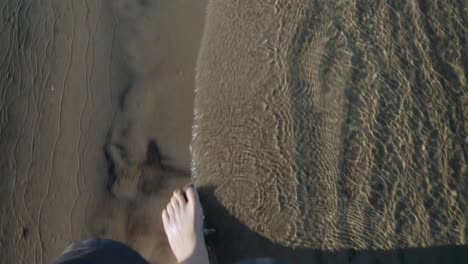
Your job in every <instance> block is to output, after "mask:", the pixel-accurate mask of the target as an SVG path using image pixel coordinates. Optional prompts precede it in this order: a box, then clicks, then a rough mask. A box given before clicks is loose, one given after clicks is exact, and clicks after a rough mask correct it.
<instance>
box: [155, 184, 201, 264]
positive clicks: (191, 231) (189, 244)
mask: <svg viewBox="0 0 468 264" xmlns="http://www.w3.org/2000/svg"><path fill="white" fill-rule="evenodd" d="M162 219H163V224H164V231H165V232H166V235H167V238H168V240H169V245H170V246H171V249H172V252H173V253H174V255H175V257H176V259H177V261H178V262H179V263H183V264H208V263H209V260H208V252H207V250H206V245H205V239H204V236H203V212H202V207H201V204H200V200H199V199H198V193H197V190H196V189H195V188H194V187H188V188H187V189H186V190H185V192H184V193H182V191H180V190H176V191H175V192H174V195H173V196H172V198H171V201H170V202H169V203H168V204H167V207H166V208H165V209H164V210H163V212H162Z"/></svg>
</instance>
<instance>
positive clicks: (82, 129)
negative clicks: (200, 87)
mask: <svg viewBox="0 0 468 264" xmlns="http://www.w3.org/2000/svg"><path fill="white" fill-rule="evenodd" d="M204 7H205V3H204V2H203V1H177V0H176V1H149V0H143V1H127V0H117V1H111V0H102V1H100V0H96V1H68V0H65V1H48V0H44V1H32V0H5V1H1V2H0V40H1V41H0V149H1V152H2V154H1V156H0V173H1V174H0V175H1V177H0V201H1V202H0V215H1V217H0V263H2V264H3V263H5V264H9V263H49V261H50V260H51V259H52V258H53V257H55V256H57V255H58V254H59V253H60V252H62V250H64V249H65V248H66V247H67V246H68V244H69V243H71V242H73V241H76V240H80V239H84V238H89V237H90V236H97V235H99V236H103V237H107V238H114V239H118V240H120V241H123V242H126V243H128V244H130V245H131V246H132V247H134V248H136V249H137V250H138V251H139V252H140V253H142V254H143V255H144V256H145V257H147V258H148V259H150V260H154V259H155V258H158V259H159V260H160V261H161V262H160V263H170V259H171V258H172V255H171V254H169V253H170V252H169V253H168V245H167V243H166V238H165V237H164V236H163V234H162V233H161V232H162V229H161V223H160V211H161V208H162V206H164V205H165V203H166V202H167V199H168V197H169V195H170V194H171V193H172V190H173V189H174V188H176V187H180V186H183V185H185V184H186V183H187V182H188V181H189V179H190V177H189V175H190V159H191V157H190V152H189V144H190V141H191V130H192V128H191V126H192V119H193V93H194V75H195V63H196V58H197V54H198V49H199V43H200V39H201V35H202V30H203V18H204V12H205V9H204Z"/></svg>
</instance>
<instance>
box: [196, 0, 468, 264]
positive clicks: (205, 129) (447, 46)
mask: <svg viewBox="0 0 468 264" xmlns="http://www.w3.org/2000/svg"><path fill="white" fill-rule="evenodd" d="M463 14H466V6H464V4H463V3H462V2H461V1H460V2H457V1H444V2H443V3H442V2H434V1H418V2H416V1H407V2H404V3H394V2H393V1H388V2H383V1H313V2H311V1H299V0H298V1H262V2H258V1H249V2H248V3H247V2H243V1H211V2H210V3H209V5H208V11H207V17H206V27H205V31H204V37H203V41H202V46H201V51H200V56H199V60H198V64H197V83H196V87H197V90H196V93H195V94H196V96H195V125H194V131H193V133H194V135H193V142H192V144H193V146H192V147H193V153H192V157H193V164H194V168H193V169H194V174H195V176H196V177H197V184H198V186H200V187H204V191H203V192H204V197H205V201H204V202H205V205H206V207H208V209H207V211H208V212H209V213H208V216H209V217H208V219H209V220H210V219H211V224H212V225H213V226H215V227H217V228H218V229H219V230H218V231H219V232H218V233H219V236H217V237H216V238H215V241H217V244H218V250H219V252H222V253H221V255H222V256H224V258H225V259H226V260H225V261H230V260H233V259H237V258H238V256H239V255H260V256H261V255H275V256H277V257H280V258H284V259H286V260H291V261H294V262H298V263H309V262H308V260H309V261H310V259H315V260H317V261H319V262H320V261H325V262H326V261H327V259H328V258H327V257H325V256H328V257H330V259H329V261H332V260H339V259H340V258H335V259H334V258H333V254H328V255H327V254H326V253H323V259H322V258H321V257H320V256H322V255H320V254H321V253H320V252H321V250H324V252H335V251H336V252H344V253H343V254H341V255H339V257H341V258H342V260H343V261H345V260H348V259H353V258H354V255H353V254H354V253H353V254H351V253H349V252H347V251H346V250H347V249H350V248H351V249H354V250H383V251H379V252H381V253H382V254H380V253H376V257H377V255H379V254H380V257H379V258H381V259H383V261H393V260H395V259H394V258H392V257H395V256H397V257H396V260H398V259H399V257H398V256H399V254H402V255H404V254H403V253H405V252H400V251H395V250H396V249H398V248H402V249H410V248H431V247H435V246H445V245H464V244H466V242H467V241H466V239H467V234H468V226H467V220H468V213H467V212H468V210H467V209H468V208H467V201H468V200H467V199H468V177H467V166H466V161H467V157H468V156H467V155H468V152H467V149H468V148H467V142H466V138H467V136H468V134H467V128H468V122H467V118H468V109H467V100H468V97H467V96H468V89H467V82H466V66H467V64H466V62H467V50H466V48H464V47H466V36H467V28H466V17H463ZM221 210H223V212H222V213H221V212H220V211H221ZM220 244H221V245H220ZM293 249H296V250H295V251H294V250H293ZM343 250H344V251H343ZM376 252H377V251H376ZM385 252H386V253H385ZM416 252H418V251H416ZM425 252H426V253H428V252H430V250H426V251H425ZM433 252H435V251H433ZM348 253H349V254H348ZM406 253H408V254H410V255H411V254H413V255H416V256H417V255H418V254H417V253H416V254H414V252H413V253H412V252H411V251H408V252H406ZM372 254H373V253H372V252H371V253H370V256H372ZM449 255H450V254H449ZM317 256H319V257H317ZM389 256H390V257H389ZM425 256H426V258H427V254H426V255H425ZM427 259H428V260H430V258H427ZM413 260H414V259H413ZM369 261H372V260H369ZM431 261H432V260H431ZM452 261H453V259H452ZM384 263H386V262H384ZM409 263H410V262H409Z"/></svg>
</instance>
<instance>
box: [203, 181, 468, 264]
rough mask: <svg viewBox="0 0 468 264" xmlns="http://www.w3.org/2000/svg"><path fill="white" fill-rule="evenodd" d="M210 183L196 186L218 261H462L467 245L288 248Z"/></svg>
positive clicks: (466, 255) (392, 262)
mask: <svg viewBox="0 0 468 264" xmlns="http://www.w3.org/2000/svg"><path fill="white" fill-rule="evenodd" d="M214 189H215V188H214V187H212V186H209V187H200V188H199V192H200V199H201V202H202V204H203V207H204V211H205V216H206V221H207V224H208V225H209V226H210V227H213V228H215V229H216V231H217V232H216V233H215V234H213V235H212V236H211V237H210V238H209V240H210V242H211V243H210V244H212V245H213V247H214V250H215V252H216V254H217V258H218V261H219V263H235V262H236V261H239V260H242V259H245V258H255V257H273V258H275V259H278V260H281V261H284V262H286V263H311V264H312V263H330V264H334V263H340V264H341V263H360V264H361V263H379V264H387V263H389V264H390V263H391V264H396V263H413V264H417V263H466V261H467V260H468V247H466V246H451V245H448V246H438V247H429V248H403V249H395V250H385V251H384V250H354V249H344V250H339V251H335V252H331V251H322V250H317V249H312V248H289V247H285V246H282V245H278V244H275V243H273V242H271V241H270V240H268V239H266V238H264V237H262V236H260V235H258V234H257V233H255V232H254V231H252V230H251V229H250V228H248V227H247V226H245V225H244V224H242V223H241V222H240V221H239V220H238V219H236V218H235V217H234V216H232V215H231V214H230V213H229V212H228V211H227V210H226V209H225V208H224V206H223V205H221V204H220V203H219V202H218V200H217V199H216V198H215V195H214Z"/></svg>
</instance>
